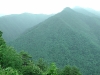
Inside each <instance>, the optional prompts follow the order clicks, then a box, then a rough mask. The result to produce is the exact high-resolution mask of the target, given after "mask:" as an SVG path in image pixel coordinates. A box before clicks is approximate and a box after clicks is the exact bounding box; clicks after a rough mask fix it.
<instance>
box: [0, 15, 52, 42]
mask: <svg viewBox="0 0 100 75" xmlns="http://www.w3.org/2000/svg"><path fill="white" fill-rule="evenodd" d="M50 16H51V15H45V14H30V13H23V14H12V15H5V16H2V17H0V30H2V31H3V32H4V34H3V38H4V39H5V40H6V42H10V41H12V40H15V39H16V38H17V37H19V35H21V34H22V33H23V32H24V31H25V30H27V29H28V28H31V27H32V26H35V25H37V24H39V23H40V22H42V21H44V20H45V19H47V18H48V17H50Z"/></svg>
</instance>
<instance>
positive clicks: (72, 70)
mask: <svg viewBox="0 0 100 75" xmlns="http://www.w3.org/2000/svg"><path fill="white" fill-rule="evenodd" d="M62 75H81V73H80V71H79V69H78V68H77V67H71V66H70V65H67V66H65V68H64V69H63V71H62Z"/></svg>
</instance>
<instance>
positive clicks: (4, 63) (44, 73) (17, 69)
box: [0, 31, 81, 75]
mask: <svg viewBox="0 0 100 75" xmlns="http://www.w3.org/2000/svg"><path fill="white" fill-rule="evenodd" d="M0 75H81V73H80V71H79V69H78V68H77V67H74V66H70V65H67V66H65V67H64V68H63V69H59V68H57V66H56V64H55V63H51V64H50V65H48V64H46V62H45V61H44V60H43V59H39V60H38V61H37V62H34V61H33V60H32V57H31V56H30V55H29V54H28V53H26V52H25V51H21V52H20V53H18V52H16V50H15V49H13V48H12V47H9V46H7V45H6V42H5V41H4V39H3V38H2V32H1V31H0Z"/></svg>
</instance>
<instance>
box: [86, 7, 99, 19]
mask: <svg viewBox="0 0 100 75" xmlns="http://www.w3.org/2000/svg"><path fill="white" fill-rule="evenodd" d="M86 10H88V11H89V12H92V13H93V14H95V15H97V16H99V17H100V11H96V10H93V9H91V8H87V9H86Z"/></svg>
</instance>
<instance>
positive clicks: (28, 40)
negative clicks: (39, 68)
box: [9, 8, 100, 75]
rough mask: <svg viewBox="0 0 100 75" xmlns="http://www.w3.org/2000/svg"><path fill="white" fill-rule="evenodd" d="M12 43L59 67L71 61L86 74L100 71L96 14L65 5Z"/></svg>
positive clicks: (98, 32)
mask: <svg viewBox="0 0 100 75" xmlns="http://www.w3.org/2000/svg"><path fill="white" fill-rule="evenodd" d="M85 13H87V12H86V11H85ZM88 13H89V12H88ZM9 45H11V46H13V47H15V49H16V50H17V51H20V50H25V51H27V52H28V53H30V55H32V57H33V59H35V60H37V59H39V58H43V59H44V60H46V61H47V62H55V63H56V64H57V66H58V67H59V68H63V67H64V66H65V65H66V64H69V65H72V66H74V65H75V66H77V67H79V68H80V70H81V72H82V74H83V75H99V74H100V64H99V63H100V60H99V58H100V18H99V17H98V16H96V15H95V14H94V16H91V15H89V16H88V15H86V14H82V13H81V12H78V11H74V10H73V9H71V8H65V9H64V10H63V11H61V12H59V13H57V14H55V15H54V16H52V17H50V18H48V19H46V20H45V21H43V22H41V23H39V24H38V25H36V26H34V27H32V28H31V29H29V30H28V31H27V32H25V33H24V34H22V35H21V36H20V37H19V38H17V39H16V40H14V41H12V42H10V43H9Z"/></svg>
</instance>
